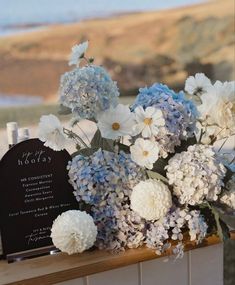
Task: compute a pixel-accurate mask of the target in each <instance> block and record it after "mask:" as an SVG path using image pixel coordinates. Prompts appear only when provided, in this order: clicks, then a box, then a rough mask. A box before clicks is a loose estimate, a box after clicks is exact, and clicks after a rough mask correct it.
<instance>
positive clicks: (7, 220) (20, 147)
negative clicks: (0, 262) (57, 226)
mask: <svg viewBox="0 0 235 285" xmlns="http://www.w3.org/2000/svg"><path fill="white" fill-rule="evenodd" d="M71 159H72V158H71V156H70V155H69V153H68V152H67V151H65V150H63V151H53V150H52V149H50V148H48V147H45V146H44V144H43V142H41V141H40V140H38V139H30V140H26V141H24V142H21V143H18V144H16V145H15V146H14V147H12V148H11V149H10V150H9V151H8V152H7V153H6V154H5V155H4V156H3V158H2V160H1V161H0V229H1V239H2V247H3V256H4V257H5V258H6V259H7V260H8V262H13V261H18V260H22V259H25V258H31V257H34V256H38V255H45V254H48V253H50V252H52V251H55V247H54V246H53V243H52V239H51V237H50V235H51V227H52V224H53V221H54V220H55V219H56V218H57V217H58V215H60V214H62V213H63V212H65V211H68V210H77V209H78V208H79V205H78V203H77V201H76V198H75V196H74V195H73V187H72V186H71V184H70V183H69V182H68V180H69V177H68V172H67V169H66V167H67V165H68V162H69V161H70V160H71Z"/></svg>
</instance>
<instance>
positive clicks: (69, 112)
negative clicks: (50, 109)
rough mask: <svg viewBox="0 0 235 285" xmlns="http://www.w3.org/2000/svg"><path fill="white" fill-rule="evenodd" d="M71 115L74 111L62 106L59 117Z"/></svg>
mask: <svg viewBox="0 0 235 285" xmlns="http://www.w3.org/2000/svg"><path fill="white" fill-rule="evenodd" d="M71 113H72V110H71V109H70V108H68V107H65V106H63V105H61V104H60V106H59V111H58V114H59V115H70V114H71Z"/></svg>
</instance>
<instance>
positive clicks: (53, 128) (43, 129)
mask: <svg viewBox="0 0 235 285" xmlns="http://www.w3.org/2000/svg"><path fill="white" fill-rule="evenodd" d="M38 138H39V139H40V140H41V141H43V142H45V143H44V145H45V146H47V147H50V148H52V149H53V150H55V151H60V150H62V149H64V148H65V145H66V136H65V134H64V132H63V126H62V125H61V123H60V121H59V119H58V118H57V117H56V116H54V115H48V116H42V117H41V118H40V122H39V125H38Z"/></svg>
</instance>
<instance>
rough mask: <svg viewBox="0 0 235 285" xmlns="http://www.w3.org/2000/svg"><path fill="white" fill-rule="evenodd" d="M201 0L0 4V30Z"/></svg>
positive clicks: (17, 0) (11, 0)
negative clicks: (7, 27) (8, 27)
mask: <svg viewBox="0 0 235 285" xmlns="http://www.w3.org/2000/svg"><path fill="white" fill-rule="evenodd" d="M199 2H203V1H202V0H167V1H163V0H0V27H6V26H14V25H25V24H26V25H27V24H50V23H67V22H74V21H79V20H82V19H87V18H93V17H102V16H108V15H111V14H114V13H122V12H133V11H147V10H158V9H166V8H171V7H177V6H184V5H190V4H195V3H199Z"/></svg>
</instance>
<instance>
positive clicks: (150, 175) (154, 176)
mask: <svg viewBox="0 0 235 285" xmlns="http://www.w3.org/2000/svg"><path fill="white" fill-rule="evenodd" d="M146 172H147V175H148V178H152V179H158V180H161V181H162V182H164V183H166V184H168V180H167V178H166V177H164V176H162V175H161V174H159V173H157V172H154V171H151V170H147V171H146Z"/></svg>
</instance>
